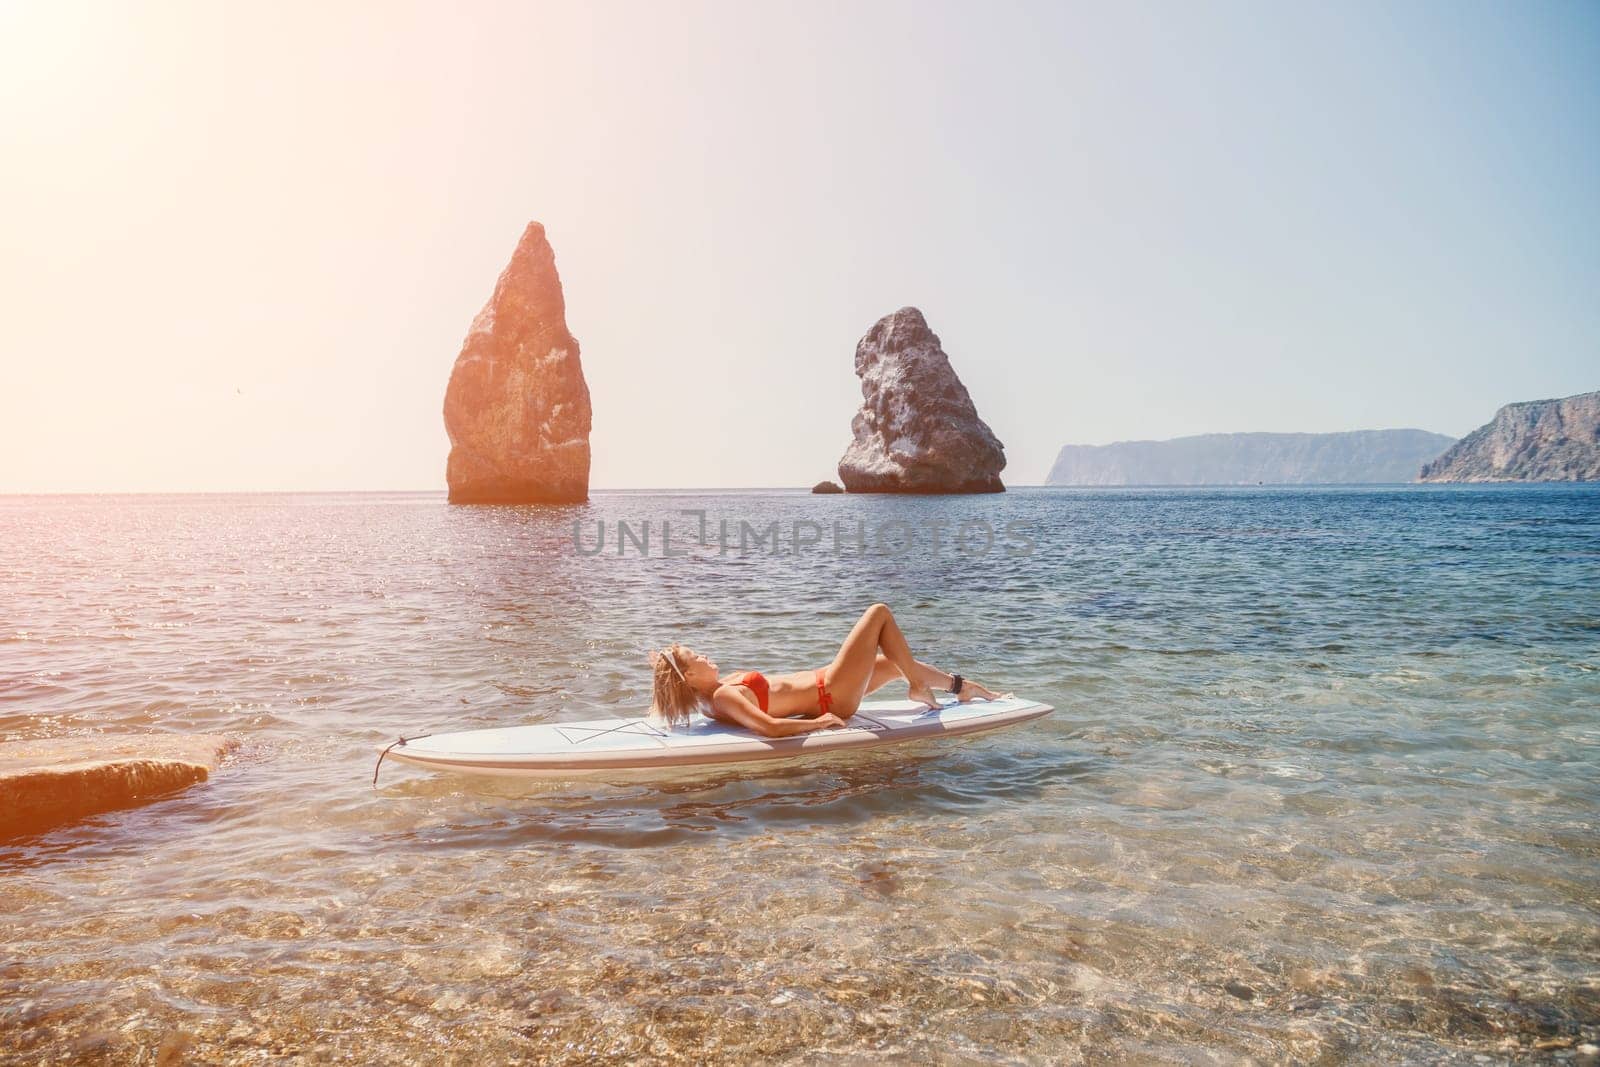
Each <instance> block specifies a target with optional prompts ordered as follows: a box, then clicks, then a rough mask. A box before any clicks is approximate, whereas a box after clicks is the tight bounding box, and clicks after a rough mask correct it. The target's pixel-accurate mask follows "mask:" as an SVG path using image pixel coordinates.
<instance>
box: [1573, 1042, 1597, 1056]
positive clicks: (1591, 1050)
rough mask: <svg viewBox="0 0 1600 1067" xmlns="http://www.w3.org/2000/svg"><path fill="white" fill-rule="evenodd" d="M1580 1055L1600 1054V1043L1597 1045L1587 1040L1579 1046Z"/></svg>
mask: <svg viewBox="0 0 1600 1067" xmlns="http://www.w3.org/2000/svg"><path fill="white" fill-rule="evenodd" d="M1578 1055H1580V1056H1600V1045H1596V1044H1594V1043H1592V1042H1589V1041H1585V1042H1584V1043H1583V1044H1581V1045H1579V1046H1578Z"/></svg>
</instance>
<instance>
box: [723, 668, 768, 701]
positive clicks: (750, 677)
mask: <svg viewBox="0 0 1600 1067" xmlns="http://www.w3.org/2000/svg"><path fill="white" fill-rule="evenodd" d="M728 684H729V685H747V686H749V687H750V688H751V689H752V690H754V692H755V694H756V704H757V706H759V707H760V708H761V710H762V711H766V710H767V678H766V675H764V674H762V673H761V672H760V671H745V672H744V673H743V674H741V675H736V676H735V677H734V679H733V681H731V682H729V683H728Z"/></svg>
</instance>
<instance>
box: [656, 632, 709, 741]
mask: <svg viewBox="0 0 1600 1067" xmlns="http://www.w3.org/2000/svg"><path fill="white" fill-rule="evenodd" d="M682 652H683V647H682V646H681V645H677V644H671V645H668V646H667V647H666V648H664V649H661V650H660V651H659V652H652V653H650V665H651V668H652V672H653V679H652V690H653V692H652V694H651V698H650V714H651V715H653V716H656V717H659V718H662V719H665V720H666V721H667V725H669V726H678V725H680V724H682V723H686V722H688V721H689V719H690V717H691V716H693V715H694V713H695V711H696V710H698V709H699V708H701V707H702V706H704V704H705V698H704V697H703V696H701V695H700V691H699V690H698V689H696V688H695V687H694V686H692V685H690V684H689V682H688V681H687V680H686V679H685V678H684V676H683V663H682V658H681V657H682Z"/></svg>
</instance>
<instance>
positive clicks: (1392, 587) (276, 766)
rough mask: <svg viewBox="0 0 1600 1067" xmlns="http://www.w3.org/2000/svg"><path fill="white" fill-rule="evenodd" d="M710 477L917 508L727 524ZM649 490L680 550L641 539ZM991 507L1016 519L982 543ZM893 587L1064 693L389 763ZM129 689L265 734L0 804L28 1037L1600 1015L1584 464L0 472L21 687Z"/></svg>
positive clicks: (737, 663)
mask: <svg viewBox="0 0 1600 1067" xmlns="http://www.w3.org/2000/svg"><path fill="white" fill-rule="evenodd" d="M681 508H703V509H705V510H706V511H707V517H708V518H709V519H710V521H711V524H712V529H713V531H714V530H715V526H716V523H717V521H718V520H719V519H723V518H725V519H728V520H729V521H730V525H731V526H732V527H733V528H734V530H735V532H734V533H733V538H734V541H735V543H736V542H737V532H736V530H737V524H738V522H739V520H741V519H743V520H746V521H748V522H750V523H751V524H752V526H753V527H755V528H757V529H761V528H764V527H765V526H766V525H767V524H768V523H770V522H774V521H776V522H778V523H779V532H780V537H781V538H783V539H787V538H788V537H789V536H790V533H791V532H792V527H793V524H794V523H795V522H796V521H797V520H811V521H815V522H818V523H820V524H822V526H823V527H824V528H827V527H829V526H830V525H831V524H832V523H833V522H834V521H835V520H839V521H841V522H846V523H849V524H853V523H854V522H855V521H856V520H857V519H859V520H861V521H863V522H865V523H866V524H867V533H868V542H869V546H870V544H871V534H872V531H873V529H874V528H875V527H876V526H877V525H878V524H880V523H882V522H884V521H886V520H904V521H906V522H909V523H912V524H914V533H913V536H914V537H916V538H917V540H916V541H915V542H914V544H913V546H912V549H911V550H910V551H909V552H907V553H905V554H904V555H900V556H897V557H870V556H869V557H867V558H849V557H844V558H841V557H840V556H837V555H835V554H833V552H832V551H831V549H832V544H831V541H830V540H828V539H826V538H825V539H824V540H823V542H822V544H821V545H819V546H817V547H816V548H813V549H811V550H810V551H807V552H805V553H802V554H801V555H798V556H796V555H793V554H785V555H769V554H767V553H765V552H762V551H754V550H752V551H751V552H748V553H746V554H743V555H741V554H739V553H738V552H737V551H730V552H729V553H728V554H727V555H725V556H724V555H718V554H717V552H716V550H715V548H710V549H700V548H698V547H694V546H688V545H685V544H684V540H685V539H686V538H687V537H689V536H690V533H691V529H692V527H693V525H694V522H695V520H694V519H693V518H691V517H686V516H682V515H680V514H678V510H679V509H681ZM574 518H579V519H581V520H582V521H583V522H584V523H586V524H587V525H586V526H585V527H584V529H585V539H584V545H585V547H592V546H593V536H594V529H595V525H594V524H595V523H596V522H597V521H600V520H603V521H605V522H606V523H607V524H608V526H609V527H610V529H609V530H608V537H609V538H611V539H610V540H608V543H607V551H605V552H603V553H602V554H599V555H595V556H582V555H579V554H578V553H577V552H576V551H575V549H574V545H573V540H572V537H573V531H572V522H573V519H574ZM619 519H630V520H632V521H633V522H634V523H635V528H637V527H638V524H640V523H642V521H643V520H646V519H648V520H650V521H651V522H652V528H653V530H654V531H655V532H654V534H653V536H654V537H656V538H657V539H658V538H659V525H660V522H661V521H662V520H663V519H665V520H667V521H670V522H672V523H673V530H674V533H673V537H674V541H675V544H674V550H675V551H686V552H687V555H685V556H684V557H681V558H673V559H663V558H660V548H659V541H658V540H656V541H653V542H652V545H651V552H652V555H651V556H650V557H643V556H641V555H640V554H639V552H638V551H637V550H636V549H633V548H632V547H631V546H630V550H629V552H628V553H627V554H626V555H623V556H621V557H619V556H617V555H616V553H615V551H614V537H615V527H614V523H615V522H616V521H617V520H619ZM933 519H944V520H947V521H949V522H950V524H951V526H950V528H948V529H946V530H945V531H943V538H944V547H943V548H942V549H941V551H940V552H939V553H937V554H936V553H934V552H933V551H932V549H931V546H930V543H929V542H930V539H931V533H930V530H929V527H928V526H927V525H926V524H927V523H928V522H929V521H930V520H933ZM963 519H981V520H984V521H987V522H989V523H990V524H992V526H993V527H994V528H995V529H996V530H997V531H1001V530H1003V527H1004V524H1005V523H1006V522H1008V521H1012V520H1029V521H1032V522H1033V523H1034V524H1035V525H1034V526H1033V528H1032V530H1031V536H1032V538H1033V541H1034V550H1033V552H1032V553H1031V554H1018V555H1008V554H1006V552H1005V551H1004V549H1005V546H1006V545H1007V544H1011V545H1015V544H1016V541H1015V540H1011V539H1007V538H1006V537H1005V536H1004V534H1003V533H1001V534H1000V535H999V536H998V537H997V540H996V544H995V548H994V549H993V550H992V551H991V552H989V553H988V554H987V555H984V556H972V555H958V554H957V553H956V552H955V551H953V550H952V549H951V548H950V538H951V537H952V536H953V533H954V527H955V524H957V523H959V522H960V521H961V520H963ZM852 528H853V526H850V527H847V529H852ZM891 539H892V540H893V539H895V538H894V537H892V538H891ZM874 600H884V601H887V602H888V603H890V604H891V605H892V606H894V608H895V609H896V612H897V614H898V616H899V618H900V620H901V623H902V625H903V627H904V628H905V630H906V632H907V635H908V637H909V638H910V640H911V643H912V647H913V649H914V650H915V651H916V652H917V654H918V655H919V657H920V658H922V659H924V660H927V661H930V662H933V663H936V664H940V665H944V666H949V667H954V668H955V669H959V670H961V671H963V672H965V673H967V674H968V675H972V676H976V677H978V678H980V679H981V680H983V681H985V682H988V683H990V684H992V685H997V686H1004V687H1006V688H1012V689H1015V690H1016V691H1017V692H1019V693H1023V694H1027V695H1031V696H1036V697H1038V698H1040V699H1043V700H1046V701H1048V702H1050V703H1052V704H1054V705H1055V706H1056V707H1057V709H1058V710H1057V712H1056V713H1055V715H1053V716H1051V717H1049V718H1047V719H1044V720H1041V721H1039V722H1036V723H1033V724H1030V725H1028V726H1025V727H1022V728H1020V729H1018V730H1015V731H1011V732H1008V733H1003V734H999V735H994V736H991V737H987V738H980V739H977V740H973V741H968V742H965V743H946V744H938V743H935V744H932V745H927V746H920V747H917V748H911V749H905V750H899V751H896V752H893V753H878V754H872V755H869V756H866V757H857V758H853V759H852V758H836V759H834V760H832V761H830V762H826V763H818V764H807V765H784V766H780V767H777V768H772V767H767V768H759V769H756V770H752V771H738V772H729V771H726V770H722V771H718V772H715V773H708V774H706V775H703V776H698V777H695V776H690V777H686V778H677V779H674V780H672V781H671V782H668V783H665V784H663V785H661V786H650V785H647V784H641V783H637V782H635V783H623V784H606V783H585V784H577V785H556V786H552V785H536V786H521V785H517V784H514V783H506V782H503V781H496V780H485V781H474V780H470V779H462V778H448V777H432V776H428V775H423V774H420V773H416V772H413V771H411V770H409V769H406V768H403V767H398V766H393V765H386V766H385V768H384V772H383V778H382V780H381V782H380V786H379V788H378V789H376V790H374V789H372V788H371V786H370V777H371V770H372V761H373V757H374V755H375V753H376V751H377V749H378V748H379V747H381V746H382V745H383V744H385V743H387V742H388V741H389V740H392V739H393V737H394V736H395V735H396V734H398V733H400V732H407V733H411V732H422V731H425V730H429V729H447V728H456V729H459V728H470V727H476V726H491V725H504V724H507V723H511V722H518V721H530V720H534V719H546V720H556V719H581V718H592V717H596V716H602V715H611V714H617V715H621V714H628V713H632V712H634V711H636V710H642V708H643V707H644V705H645V704H646V703H647V700H646V697H645V696H644V695H643V686H644V685H645V682H646V665H645V663H644V660H643V658H642V656H641V655H640V654H639V653H638V651H637V650H638V649H639V648H640V647H641V646H644V645H649V644H660V643H663V642H665V641H667V640H669V639H678V640H682V641H685V642H686V643H689V644H691V645H695V646H698V647H702V648H704V649H706V650H707V651H709V652H710V653H711V654H712V655H713V657H714V658H716V659H717V660H718V662H719V663H720V664H721V665H722V667H723V669H724V670H734V669H743V668H747V667H751V668H759V669H763V670H768V671H772V670H786V669H797V668H800V667H805V666H811V665H820V664H821V663H823V662H825V661H826V660H827V659H828V658H830V657H831V655H832V653H833V651H834V649H835V648H836V647H837V644H838V642H839V640H840V639H841V638H842V636H843V635H844V633H845V632H846V631H847V629H848V628H849V626H850V624H851V623H852V622H853V621H854V619H855V617H856V615H857V614H858V613H859V612H860V611H861V609H862V608H864V607H865V606H866V605H867V604H869V603H871V602H872V601H874ZM900 692H903V686H898V685H897V686H892V687H890V688H888V689H886V690H884V691H883V692H882V693H881V694H879V695H885V696H886V695H898V694H899V693H900ZM127 729H134V730H152V729H153V730H174V731H196V732H198V731H209V732H222V733H228V734H231V735H233V736H236V737H238V738H239V739H240V740H241V741H242V747H241V750H240V752H239V754H238V755H237V757H236V758H234V759H233V760H232V762H231V763H230V764H229V765H227V766H226V767H225V768H224V770H223V771H222V772H221V773H220V774H219V775H218V776H216V777H215V778H214V779H213V780H212V781H211V782H210V783H208V784H206V785H204V786H201V787H198V788H196V789H193V790H191V791H189V792H186V793H183V794H181V795H179V796H177V797H174V798H171V799H168V800H164V801H161V802H158V803H155V804H152V805H149V806H147V807H143V808H139V809H136V810H131V811H125V812H119V813H115V814H112V815H107V816H103V817H99V818H96V819H93V820H91V821H89V822H86V823H84V824H81V825H79V826H75V827H72V828H69V829H64V830H60V831H56V832H54V833H51V834H48V835H45V836H43V837H39V838H34V839H30V840H27V841H23V842H20V843H19V842H13V843H10V844H0V929H3V931H4V948H5V952H4V959H3V960H0V1056H3V1057H6V1058H11V1059H16V1060H18V1061H34V1060H38V1059H41V1058H60V1059H65V1058H80V1059H95V1058H104V1059H107V1060H115V1061H118V1062H129V1061H131V1060H133V1059H134V1058H136V1057H138V1056H140V1055H143V1056H145V1057H151V1058H153V1057H154V1056H155V1055H156V1054H157V1053H158V1051H159V1050H160V1049H162V1048H163V1047H165V1048H167V1049H168V1050H177V1049H186V1052H187V1055H188V1056H190V1057H192V1058H194V1059H196V1060H201V1061H223V1060H226V1061H230V1062H238V1061H247V1060H251V1059H257V1058H259V1059H270V1058H279V1057H282V1056H284V1055H300V1056H304V1057H305V1058H307V1059H309V1060H313V1061H326V1060H338V1059H353V1060H358V1061H378V1060H389V1059H396V1058H410V1059H428V1060H450V1059H455V1060H457V1061H460V1062H482V1061H489V1060H495V1059H509V1058H514V1057H522V1058H527V1059H532V1060H542V1059H549V1060H556V1059H577V1058H589V1059H592V1060H596V1061H600V1062H606V1061H612V1062H633V1061H638V1060H651V1059H661V1060H674V1059H684V1060H701V1061H703V1060H707V1059H712V1060H762V1061H778V1062H783V1061H811V1060H816V1059H824V1060H829V1061H838V1062H854V1061H856V1060H860V1061H866V1060H868V1059H876V1058H881V1057H883V1056H884V1055H887V1056H889V1057H890V1058H895V1059H901V1060H918V1061H927V1060H939V1061H943V1062H974V1063H976V1062H995V1061H1020V1062H1060V1061H1074V1060H1086V1061H1090V1062H1114V1061H1139V1062H1152V1061H1154V1062H1183V1063H1205V1062H1226V1063H1232V1062H1239V1061H1240V1060H1242V1059H1247V1058H1248V1059H1253V1060H1256V1061H1260V1062H1281V1061H1289V1060H1292V1061H1297V1062H1306V1061H1314V1060H1318V1059H1321V1060H1322V1061H1324V1062H1366V1061H1371V1060H1374V1059H1382V1060H1404V1059H1409V1060H1414V1061H1417V1062H1439V1061H1443V1060H1450V1059H1460V1060H1462V1061H1464V1062H1472V1061H1473V1057H1474V1056H1475V1055H1488V1056H1491V1057H1493V1058H1495V1059H1497V1060H1498V1059H1502V1058H1508V1059H1536V1058H1547V1057H1552V1056H1555V1055H1557V1054H1558V1053H1557V1052H1556V1051H1554V1050H1551V1049H1543V1050H1540V1049H1536V1048H1535V1045H1536V1043H1537V1042H1541V1041H1544V1042H1549V1041H1551V1040H1559V1039H1567V1038H1571V1039H1578V1040H1581V1039H1584V1038H1585V1037H1587V1039H1588V1040H1591V1041H1592V1040H1594V1038H1595V1035H1596V1033H1597V1031H1600V963H1597V961H1600V784H1597V782H1600V774H1597V773H1596V771H1597V764H1600V492H1597V491H1596V489H1595V488H1593V487H1578V488H1572V487H1518V488H1504V487H1496V488H1434V487H1428V488H1421V487H1417V488H1396V489H1382V490H1373V491H1368V490H1355V489H1334V490H1321V491H1302V490H1234V491H1227V490H1221V491H1178V490H1174V491H1149V492H1143V491H1113V492H1089V491H1081V490H1021V491H1014V492H1011V493H1007V494H1004V495H1003V496H1000V497H962V498H911V499H907V498H893V497H882V498H879V497H843V498H840V497H812V496H810V495H807V494H799V493H778V492H751V493H731V494H710V493H702V494H693V493H687V494H673V495H652V494H644V493H619V494H598V495H597V496H596V497H595V499H594V500H593V501H592V502H591V503H590V504H589V505H587V506H585V507H579V508H568V509H563V508H542V509H541V508H451V507H448V506H447V505H446V504H445V503H444V501H443V498H442V495H435V494H418V495H405V494H402V495H384V494H354V495H347V496H183V497H121V498H113V497H59V498H16V497H13V498H3V499H0V736H4V737H5V738H7V739H16V738H33V737H41V736H50V735H68V734H84V733H93V732H96V731H112V730H127ZM1564 1054H1565V1055H1572V1053H1570V1052H1567V1053H1564ZM1580 1059H1581V1057H1580Z"/></svg>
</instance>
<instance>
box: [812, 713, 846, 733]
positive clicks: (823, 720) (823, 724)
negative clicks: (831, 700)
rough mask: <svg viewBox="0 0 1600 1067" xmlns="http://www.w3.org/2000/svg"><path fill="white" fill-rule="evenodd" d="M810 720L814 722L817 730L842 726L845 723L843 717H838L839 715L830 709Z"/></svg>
mask: <svg viewBox="0 0 1600 1067" xmlns="http://www.w3.org/2000/svg"><path fill="white" fill-rule="evenodd" d="M811 721H812V722H814V723H816V727H815V729H818V730H826V729H829V728H830V727H834V726H843V725H844V724H845V722H844V720H843V719H841V718H839V716H837V715H835V714H834V713H833V712H831V711H825V712H823V713H822V714H821V715H818V716H817V717H816V718H815V719H812V720H811Z"/></svg>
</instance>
